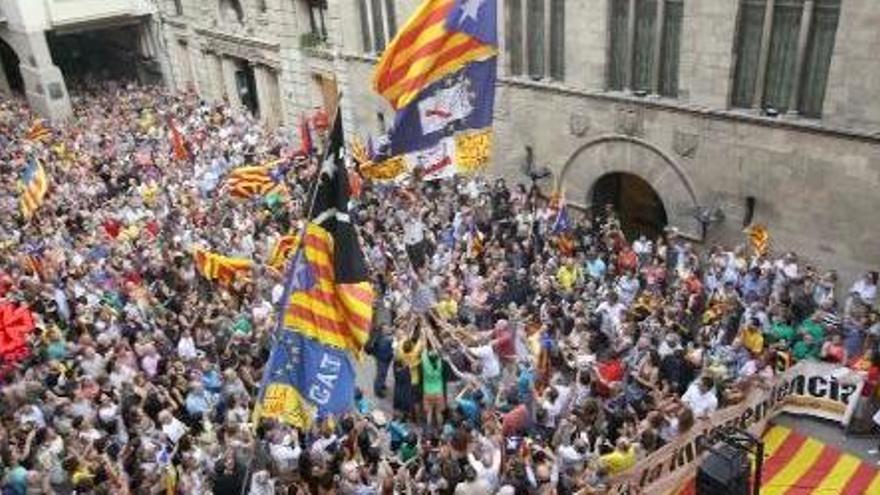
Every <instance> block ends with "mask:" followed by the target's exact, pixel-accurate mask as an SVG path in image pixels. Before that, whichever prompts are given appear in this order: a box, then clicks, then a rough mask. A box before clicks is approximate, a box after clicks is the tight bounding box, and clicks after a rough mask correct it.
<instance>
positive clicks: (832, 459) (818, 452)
mask: <svg viewBox="0 0 880 495" xmlns="http://www.w3.org/2000/svg"><path fill="white" fill-rule="evenodd" d="M762 440H763V442H764V463H763V472H762V473H761V493H762V494H766V495H776V494H780V495H781V494H817V495H819V494H832V493H833V494H835V495H836V494H841V495H866V494H875V493H880V470H878V469H877V467H876V466H875V465H874V464H873V463H872V462H871V461H869V460H866V459H862V458H859V457H857V456H855V455H853V454H851V453H847V452H845V451H843V450H840V449H839V448H837V446H835V445H831V444H826V443H823V442H821V441H820V440H819V439H816V438H811V437H808V436H805V435H803V434H801V433H799V432H797V431H795V430H792V429H790V428H786V427H783V426H779V425H773V426H771V427H770V428H769V429H768V430H767V431H766V432H765V433H764V435H763V438H762ZM696 493H697V488H696V478H690V479H688V480H687V481H686V482H685V483H684V484H683V485H682V486H681V487H679V488H677V489H675V490H673V491H672V492H670V494H669V495H696Z"/></svg>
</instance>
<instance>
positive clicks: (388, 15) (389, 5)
mask: <svg viewBox="0 0 880 495" xmlns="http://www.w3.org/2000/svg"><path fill="white" fill-rule="evenodd" d="M385 22H386V23H387V24H388V42H389V43H390V42H391V40H392V39H394V35H396V34H397V14H396V13H395V12H394V0H385Z"/></svg>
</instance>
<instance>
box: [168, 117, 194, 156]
mask: <svg viewBox="0 0 880 495" xmlns="http://www.w3.org/2000/svg"><path fill="white" fill-rule="evenodd" d="M168 128H169V129H171V146H172V147H173V148H174V158H176V159H178V160H189V151H188V150H187V149H186V142H185V141H184V139H183V135H182V134H181V133H180V131H179V130H178V129H177V126H176V125H174V119H173V118H171V116H168Z"/></svg>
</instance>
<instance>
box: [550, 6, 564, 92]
mask: <svg viewBox="0 0 880 495" xmlns="http://www.w3.org/2000/svg"><path fill="white" fill-rule="evenodd" d="M550 38H551V39H550V48H551V50H550V77H551V78H552V79H555V80H557V81H562V80H563V79H565V0H550Z"/></svg>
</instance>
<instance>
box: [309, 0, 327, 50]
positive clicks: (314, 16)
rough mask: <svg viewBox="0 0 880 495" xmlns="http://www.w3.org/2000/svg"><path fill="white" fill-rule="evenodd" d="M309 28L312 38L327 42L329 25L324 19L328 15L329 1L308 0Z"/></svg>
mask: <svg viewBox="0 0 880 495" xmlns="http://www.w3.org/2000/svg"><path fill="white" fill-rule="evenodd" d="M308 8H309V27H311V30H312V36H313V37H314V38H316V39H319V40H321V41H326V40H327V25H326V24H325V22H324V17H325V15H326V14H327V0H308Z"/></svg>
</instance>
